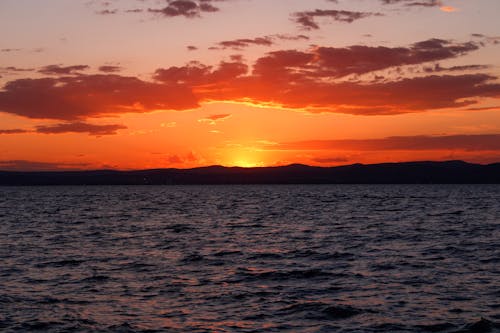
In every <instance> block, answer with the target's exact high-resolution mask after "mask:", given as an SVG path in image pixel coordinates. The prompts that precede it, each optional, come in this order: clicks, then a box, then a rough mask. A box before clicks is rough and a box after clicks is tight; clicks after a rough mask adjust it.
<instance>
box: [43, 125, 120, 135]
mask: <svg viewBox="0 0 500 333" xmlns="http://www.w3.org/2000/svg"><path fill="white" fill-rule="evenodd" d="M126 128H127V127H126V126H123V125H116V124H112V125H94V124H88V123H83V122H74V123H62V124H54V125H44V126H36V130H35V131H36V132H37V133H43V134H62V133H88V134H89V135H96V136H101V135H114V134H116V132H117V131H118V130H121V129H126Z"/></svg>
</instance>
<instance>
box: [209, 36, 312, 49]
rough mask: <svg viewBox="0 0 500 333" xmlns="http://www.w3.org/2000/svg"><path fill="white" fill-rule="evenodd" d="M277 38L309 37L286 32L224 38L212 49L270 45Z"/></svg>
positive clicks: (306, 38)
mask: <svg viewBox="0 0 500 333" xmlns="http://www.w3.org/2000/svg"><path fill="white" fill-rule="evenodd" d="M277 40H286V41H298V40H309V37H307V36H305V35H287V34H276V35H269V36H263V37H256V38H239V39H233V40H226V41H222V42H219V43H217V46H215V47H212V48H211V49H212V50H220V49H233V50H242V49H244V48H247V47H249V46H252V45H258V46H272V45H274V44H275V43H276V41H277Z"/></svg>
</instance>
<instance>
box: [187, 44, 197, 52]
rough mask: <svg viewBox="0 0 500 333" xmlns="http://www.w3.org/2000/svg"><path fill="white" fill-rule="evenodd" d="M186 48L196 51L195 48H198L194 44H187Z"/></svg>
mask: <svg viewBox="0 0 500 333" xmlns="http://www.w3.org/2000/svg"><path fill="white" fill-rule="evenodd" d="M186 48H187V50H188V51H196V50H198V48H197V47H196V46H194V45H188V46H186Z"/></svg>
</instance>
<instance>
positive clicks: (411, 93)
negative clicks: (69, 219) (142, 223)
mask: <svg viewBox="0 0 500 333" xmlns="http://www.w3.org/2000/svg"><path fill="white" fill-rule="evenodd" d="M498 13H500V1H498V0H71V1H68V0H1V1H0V170H27V171H30V170H87V169H120V170H133V169H151V168H192V167H199V166H207V165H224V166H241V167H256V166H278V165H287V164H292V163H301V164H308V165H317V166H336V165H345V164H353V163H364V164H369V163H383V162H403V161H422V160H434V161H443V160H464V161H468V162H474V163H482V164H487V163H494V162H500V100H499V99H500V80H499V79H498V78H499V77H500V56H499V55H500V23H499V22H500V21H499V20H498V17H497V16H498Z"/></svg>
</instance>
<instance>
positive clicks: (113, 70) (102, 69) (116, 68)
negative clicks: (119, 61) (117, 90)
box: [99, 65, 122, 73]
mask: <svg viewBox="0 0 500 333" xmlns="http://www.w3.org/2000/svg"><path fill="white" fill-rule="evenodd" d="M121 70H122V68H121V67H120V66H112V65H104V66H100V67H99V71H100V72H103V73H117V72H120V71H121Z"/></svg>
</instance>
